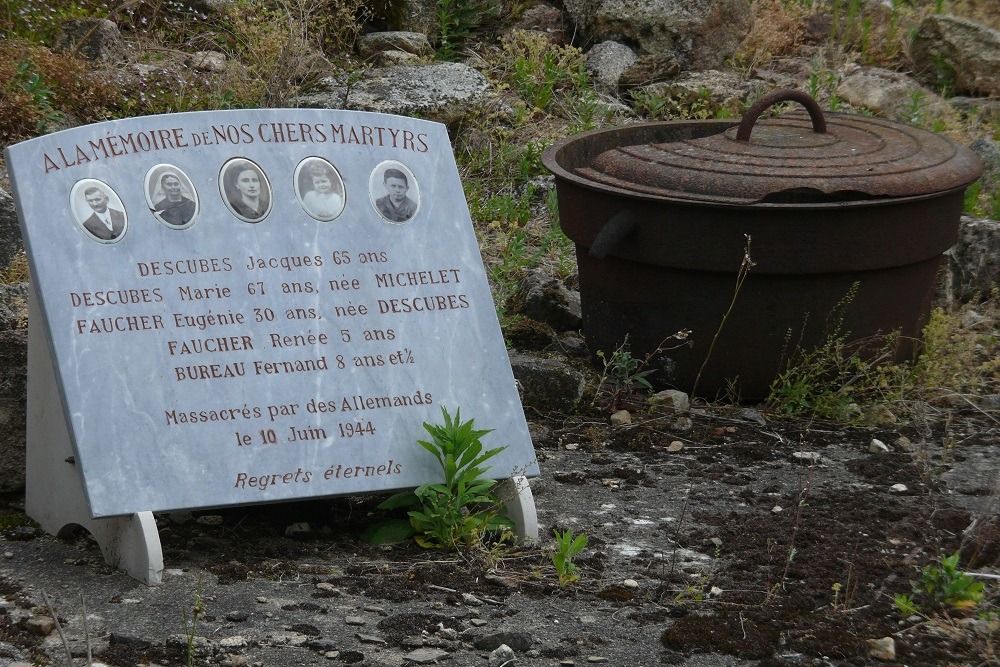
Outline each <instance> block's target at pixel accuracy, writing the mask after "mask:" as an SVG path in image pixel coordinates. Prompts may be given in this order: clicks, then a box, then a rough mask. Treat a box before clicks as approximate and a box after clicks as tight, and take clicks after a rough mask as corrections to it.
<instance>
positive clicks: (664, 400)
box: [647, 389, 691, 410]
mask: <svg viewBox="0 0 1000 667" xmlns="http://www.w3.org/2000/svg"><path fill="white" fill-rule="evenodd" d="M647 403H649V404H650V405H652V406H653V407H658V408H671V409H673V410H687V409H689V408H690V407H691V399H690V398H689V397H688V395H687V394H685V393H684V392H683V391H679V390H677V389H664V390H663V391H659V392H656V393H655V394H653V395H652V396H650V397H649V399H648V401H647Z"/></svg>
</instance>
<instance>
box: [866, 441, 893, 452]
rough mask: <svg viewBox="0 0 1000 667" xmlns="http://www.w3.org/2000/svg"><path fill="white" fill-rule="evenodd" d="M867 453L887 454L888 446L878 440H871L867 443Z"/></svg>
mask: <svg viewBox="0 0 1000 667" xmlns="http://www.w3.org/2000/svg"><path fill="white" fill-rule="evenodd" d="M868 451H869V452H871V453H872V454H875V453H876V452H885V453H886V454H888V453H889V445H887V444H885V443H884V442H882V441H881V440H879V439H878V438H872V441H871V442H869V443H868Z"/></svg>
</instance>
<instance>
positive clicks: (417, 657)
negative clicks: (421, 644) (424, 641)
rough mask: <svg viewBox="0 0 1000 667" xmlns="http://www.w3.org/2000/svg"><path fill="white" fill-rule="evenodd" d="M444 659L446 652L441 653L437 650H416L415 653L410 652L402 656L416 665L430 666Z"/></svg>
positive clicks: (446, 655)
mask: <svg viewBox="0 0 1000 667" xmlns="http://www.w3.org/2000/svg"><path fill="white" fill-rule="evenodd" d="M446 657H448V652H447V651H442V650H441V649H439V648H418V649H417V650H416V651H410V652H409V653H407V654H406V655H404V656H403V658H404V659H406V660H409V661H410V662H415V663H416V664H418V665H430V664H432V663H437V661H438V660H441V659H442V658H446Z"/></svg>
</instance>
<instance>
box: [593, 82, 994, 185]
mask: <svg viewBox="0 0 1000 667" xmlns="http://www.w3.org/2000/svg"><path fill="white" fill-rule="evenodd" d="M795 99H796V101H801V100H798V98H797V97H796V98H795ZM763 101H766V99H765V100H762V102H763ZM762 110H763V109H760V110H757V109H756V108H755V109H754V110H753V111H754V113H755V114H757V115H759V113H760V111H762ZM816 112H818V107H817V108H816V109H815V110H813V109H810V114H811V115H809V114H806V113H803V112H802V111H793V112H789V113H786V114H783V115H781V116H779V117H777V118H773V119H768V120H763V121H760V122H757V123H756V124H754V122H753V121H755V120H756V116H755V115H753V114H752V113H748V114H747V119H749V120H750V121H751V122H750V123H749V124H748V123H747V122H746V120H747V119H745V121H744V123H743V125H742V127H733V126H729V127H723V126H720V127H719V131H717V132H716V133H714V134H711V135H708V136H698V137H692V138H683V139H680V140H672V141H666V142H655V141H654V142H650V143H643V144H637V145H629V144H628V143H627V142H625V141H616V139H615V138H614V134H615V133H617V132H619V131H620V130H621V128H617V129H614V130H608V131H607V132H608V133H610V134H611V135H612V136H611V137H608V138H607V140H606V141H605V142H603V143H605V144H609V145H610V146H611V147H610V148H609V149H608V150H605V151H604V152H603V153H601V154H599V155H596V156H595V157H594V158H593V160H591V161H589V162H587V163H581V164H578V165H576V167H575V170H576V173H577V174H578V175H580V176H581V177H582V178H584V179H585V180H589V181H591V182H592V183H594V184H595V187H612V188H614V189H617V190H627V191H632V192H635V193H637V194H645V195H653V196H657V197H665V198H670V199H679V200H687V201H700V202H715V203H725V204H736V205H749V204H755V203H761V202H771V203H808V202H813V203H821V202H836V201H852V200H859V199H872V198H884V197H888V198H897V197H910V196H920V195H929V194H934V193H938V192H944V191H948V190H952V189H956V188H961V187H965V186H967V185H969V184H970V183H972V182H973V181H974V180H976V179H977V178H978V177H979V176H980V174H981V173H982V165H981V164H980V162H979V159H978V157H977V156H976V155H975V153H973V152H972V151H971V150H969V149H968V148H965V147H964V146H961V145H959V144H957V143H955V142H953V141H951V140H949V139H947V138H945V137H942V136H940V135H937V134H934V133H931V132H927V131H925V130H921V129H919V128H915V127H910V126H907V125H902V124H899V123H893V122H891V121H887V120H883V119H878V118H868V117H864V116H853V115H846V114H828V115H827V116H826V117H825V120H823V117H822V114H821V112H819V113H820V115H819V116H818V117H817V116H816V115H815V113H816ZM820 130H822V131H820ZM747 135H749V140H746V139H743V138H741V137H745V136H747Z"/></svg>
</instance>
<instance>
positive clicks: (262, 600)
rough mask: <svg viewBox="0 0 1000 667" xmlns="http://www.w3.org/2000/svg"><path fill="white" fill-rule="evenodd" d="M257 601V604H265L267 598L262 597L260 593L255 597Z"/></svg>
mask: <svg viewBox="0 0 1000 667" xmlns="http://www.w3.org/2000/svg"><path fill="white" fill-rule="evenodd" d="M257 603H258V604H267V598H266V597H264V596H263V595H261V596H259V597H258V598H257Z"/></svg>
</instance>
